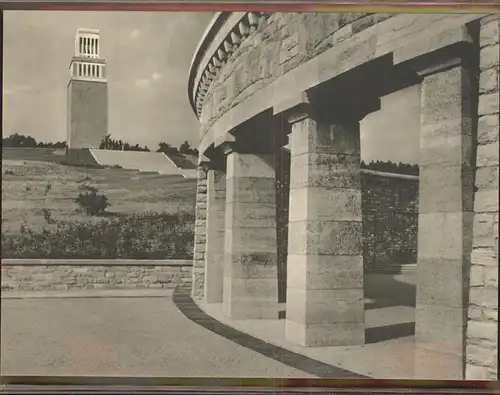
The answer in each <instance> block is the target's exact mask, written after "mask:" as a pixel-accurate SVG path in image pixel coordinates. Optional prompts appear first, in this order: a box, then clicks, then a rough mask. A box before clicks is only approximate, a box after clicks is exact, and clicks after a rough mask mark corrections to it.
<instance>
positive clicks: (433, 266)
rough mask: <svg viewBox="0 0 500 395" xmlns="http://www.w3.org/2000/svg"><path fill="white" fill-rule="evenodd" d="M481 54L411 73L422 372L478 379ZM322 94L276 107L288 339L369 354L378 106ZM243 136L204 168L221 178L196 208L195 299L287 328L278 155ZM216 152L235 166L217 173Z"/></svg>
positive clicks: (449, 54)
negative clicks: (475, 277)
mask: <svg viewBox="0 0 500 395" xmlns="http://www.w3.org/2000/svg"><path fill="white" fill-rule="evenodd" d="M471 48H472V49H473V47H470V48H466V50H465V51H464V48H457V49H456V51H450V50H446V51H442V52H439V51H438V52H435V53H432V54H431V55H429V56H422V57H420V58H418V59H417V61H413V60H411V61H409V62H408V64H406V65H405V67H408V69H410V70H412V71H413V72H414V73H415V74H418V76H419V78H420V81H421V85H420V86H421V132H420V142H421V143H420V149H421V153H420V156H421V167H420V191H419V205H420V209H419V240H418V269H417V304H416V333H415V339H416V352H415V377H425V378H437V379H445V378H446V379H462V378H464V377H465V371H464V369H465V362H464V361H465V342H466V339H465V337H466V324H467V306H468V284H469V282H468V281H469V270H470V254H471V251H472V239H473V237H472V230H473V226H472V224H473V221H474V204H473V197H474V190H473V185H474V166H475V164H474V161H475V145H476V140H475V139H476V136H475V132H474V130H475V117H476V114H477V109H476V108H475V107H474V106H475V105H477V90H478V88H477V86H476V85H475V84H476V80H475V78H474V73H475V67H476V66H477V65H475V64H474V61H471V62H469V61H468V60H467V59H469V58H470V59H477V56H472V57H470V56H469V55H470V53H468V51H469V49H471ZM473 50H474V49H473ZM309 98H310V95H309V94H308V93H306V92H302V93H301V94H299V95H298V96H297V97H295V98H291V99H290V100H285V101H283V102H282V103H280V104H279V105H277V106H275V107H274V108H273V116H274V117H275V119H276V118H279V119H282V120H284V121H286V122H287V123H288V124H289V125H291V133H290V135H289V141H290V144H289V147H288V148H289V149H290V154H291V165H290V173H291V174H290V192H289V227H288V229H289V232H288V256H287V284H286V286H287V298H286V300H287V304H286V340H287V341H289V342H291V343H294V344H298V345H302V346H334V345H361V344H364V343H365V322H364V295H363V259H362V218H361V186H360V136H359V129H360V120H361V119H362V118H363V117H364V116H365V115H367V114H368V113H369V112H370V111H374V107H373V106H371V105H368V106H366V104H363V108H359V107H360V106H359V101H360V100H359V99H360V98H358V101H356V100H354V101H351V102H350V103H352V104H351V105H348V103H342V102H341V103H338V104H335V103H333V104H332V103H329V109H328V111H324V108H323V107H322V105H323V104H321V103H316V102H314V101H313V102H311V101H310V99H309ZM475 103H476V104H475ZM324 114H328V116H325V115H324ZM270 118H271V117H270ZM269 122H270V123H272V122H273V121H272V120H270V121H269ZM233 136H234V137H233ZM239 139H240V137H239V135H238V130H234V131H232V134H231V136H229V137H228V138H227V141H225V142H223V143H222V144H221V145H219V146H218V147H216V148H217V149H216V150H214V151H213V152H218V154H213V155H209V156H210V159H207V158H205V157H204V156H203V160H202V161H201V163H202V164H204V166H205V168H206V169H207V171H208V176H207V177H206V178H203V177H200V180H199V186H198V188H199V190H200V188H202V189H203V188H204V186H205V188H206V190H208V195H207V198H206V200H207V202H208V204H207V205H204V204H203V202H202V201H201V200H200V201H199V202H198V203H197V213H198V212H200V213H201V211H202V210H206V212H205V211H204V212H203V214H200V217H197V218H198V219H197V224H198V221H204V222H205V221H206V228H205V233H204V234H203V235H201V234H198V233H197V236H196V237H197V244H196V245H197V246H198V245H199V244H200V247H198V250H195V255H196V256H197V254H196V252H197V251H199V250H200V249H203V252H204V256H203V257H202V259H201V260H200V264H199V265H198V267H199V268H201V267H202V266H203V267H204V268H205V272H204V277H203V279H201V278H198V277H199V276H200V275H198V274H197V275H196V276H198V277H197V278H194V280H195V283H194V284H193V290H194V292H193V295H194V296H199V297H201V296H203V295H204V297H205V300H206V301H207V302H220V303H222V304H223V312H224V314H226V315H227V316H229V317H231V318H234V319H255V318H260V319H277V318H278V311H279V305H278V279H277V277H278V274H277V266H278V265H277V238H276V233H277V232H276V189H275V179H276V170H275V169H276V166H275V163H274V162H275V160H274V153H273V150H270V151H269V150H267V151H266V150H257V149H254V150H252V149H251V148H245V149H242V148H241V147H243V146H244V142H242V141H238V140H239ZM237 143H239V144H237ZM213 152H212V153H213ZM217 155H218V157H219V158H223V160H222V161H220V163H219V164H218V165H215V164H214V159H213V158H215V157H217ZM205 218H206V219H205ZM197 229H198V228H197ZM202 238H203V242H202V243H198V242H199V241H200V240H201V239H202ZM201 245H202V246H201ZM197 258H198V256H197ZM195 270H197V269H196V268H195ZM201 272H202V271H201V269H199V272H197V273H201ZM200 284H203V286H200ZM202 289H204V292H198V291H199V290H202Z"/></svg>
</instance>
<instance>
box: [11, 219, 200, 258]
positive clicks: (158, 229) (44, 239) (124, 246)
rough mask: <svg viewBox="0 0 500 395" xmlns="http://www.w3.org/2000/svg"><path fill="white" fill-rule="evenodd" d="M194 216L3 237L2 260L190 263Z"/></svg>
mask: <svg viewBox="0 0 500 395" xmlns="http://www.w3.org/2000/svg"><path fill="white" fill-rule="evenodd" d="M194 220H195V218H194V215H193V214H192V213H190V212H179V213H174V214H170V213H162V214H157V213H145V214H133V215H126V216H115V217H104V218H99V219H97V220H96V221H92V222H59V223H57V224H56V226H54V227H53V228H45V229H44V230H43V231H41V232H35V231H33V230H31V229H29V228H26V227H25V226H22V227H21V229H20V234H18V235H2V258H6V259H8V258H11V259H14V258H39V259H44V258H45V259H49V258H52V259H63V258H68V259H69V258H72V259H191V258H192V256H193V243H194Z"/></svg>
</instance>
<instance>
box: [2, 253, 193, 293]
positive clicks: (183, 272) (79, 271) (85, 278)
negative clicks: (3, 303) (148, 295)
mask: <svg viewBox="0 0 500 395" xmlns="http://www.w3.org/2000/svg"><path fill="white" fill-rule="evenodd" d="M1 269H2V291H8V290H13V291H50V290H59V291H61V290H76V289H79V290H84V289H127V288H131V289H141V288H150V289H155V288H158V289H159V288H174V287H176V286H177V285H178V284H181V283H187V282H189V281H190V280H191V271H192V261H190V260H189V261H185V260H154V261H152V260H151V261H150V260H148V261H144V260H99V259H89V260H83V259H73V260H71V259H53V260H45V259H2V266H1Z"/></svg>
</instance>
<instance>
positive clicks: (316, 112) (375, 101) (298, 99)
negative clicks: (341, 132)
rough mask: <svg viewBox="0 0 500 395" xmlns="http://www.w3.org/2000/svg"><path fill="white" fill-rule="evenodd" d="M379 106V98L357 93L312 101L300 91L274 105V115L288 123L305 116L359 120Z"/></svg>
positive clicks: (335, 119)
mask: <svg viewBox="0 0 500 395" xmlns="http://www.w3.org/2000/svg"><path fill="white" fill-rule="evenodd" d="M380 108H381V104H380V98H378V97H373V98H371V97H370V98H368V99H367V98H366V97H363V96H361V94H359V95H354V96H352V97H348V98H347V99H346V98H338V99H335V98H333V96H332V97H331V98H330V100H327V98H326V97H325V98H324V99H318V100H314V101H312V100H311V99H309V94H308V93H306V92H302V93H301V94H298V95H296V96H292V97H290V98H288V99H286V100H283V101H282V102H281V103H279V104H278V105H276V106H274V108H273V114H274V116H281V117H283V118H285V119H286V120H287V121H288V122H289V123H290V124H292V125H293V124H294V123H297V122H300V121H302V120H304V119H306V118H314V119H319V118H321V119H325V120H328V121H330V122H332V123H336V122H340V123H342V122H345V121H346V120H347V121H352V120H356V121H360V120H361V119H363V118H364V117H365V116H366V115H368V114H370V113H372V112H375V111H378V110H380Z"/></svg>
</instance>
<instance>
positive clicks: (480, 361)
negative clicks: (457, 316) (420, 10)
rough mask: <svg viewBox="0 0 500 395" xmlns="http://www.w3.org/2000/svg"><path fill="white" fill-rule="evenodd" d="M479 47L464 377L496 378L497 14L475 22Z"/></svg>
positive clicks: (499, 46)
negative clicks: (472, 231) (471, 241)
mask: <svg viewBox="0 0 500 395" xmlns="http://www.w3.org/2000/svg"><path fill="white" fill-rule="evenodd" d="M479 43H480V47H481V49H480V53H479V56H480V63H479V64H480V76H479V106H478V116H479V120H478V128H477V144H478V145H477V155H476V177H475V187H476V189H475V190H476V193H475V196H474V237H473V251H472V254H471V276H470V283H469V286H470V291H469V292H470V294H469V310H468V312H469V314H468V322H467V348H466V362H467V366H466V372H465V378H466V379H468V380H498V347H499V345H498V258H499V257H498V192H499V191H498V170H499V147H498V142H499V110H500V105H499V96H500V92H499V90H500V85H499V80H500V60H499V54H500V15H490V16H488V17H486V18H483V19H482V20H481V28H480V40H479Z"/></svg>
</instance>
